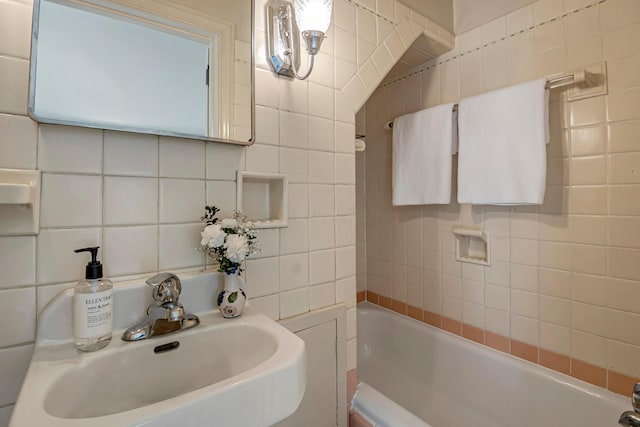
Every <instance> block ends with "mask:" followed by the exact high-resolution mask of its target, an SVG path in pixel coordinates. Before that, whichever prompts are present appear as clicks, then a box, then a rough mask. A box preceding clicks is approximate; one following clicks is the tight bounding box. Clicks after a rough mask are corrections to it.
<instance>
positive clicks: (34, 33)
mask: <svg viewBox="0 0 640 427" xmlns="http://www.w3.org/2000/svg"><path fill="white" fill-rule="evenodd" d="M42 1H44V0H34V4H33V17H32V27H31V52H30V57H29V60H30V62H29V98H28V109H27V111H28V114H29V117H30V118H31V119H32V120H34V121H36V122H38V123H46V124H53V125H66V126H76V127H85V128H93V129H102V130H111V131H117V132H128V133H138V134H145V135H156V136H166V137H172V138H182V139H192V140H198V141H209V142H221V143H225V144H234V145H243V146H250V145H253V144H254V143H255V140H256V96H255V49H256V29H255V19H256V13H255V0H248V1H249V2H250V3H251V5H250V7H251V43H250V45H251V64H250V68H251V137H250V139H249V140H248V141H240V140H235V139H227V138H218V137H210V136H205V135H202V136H199V135H186V134H181V133H175V132H165V131H159V130H154V131H145V130H141V129H135V128H130V129H125V128H118V127H109V126H104V125H98V124H95V125H92V124H91V123H86V122H75V121H73V120H58V119H49V118H46V117H44V118H43V117H38V116H37V115H36V114H35V113H34V111H33V108H34V105H35V83H36V82H35V75H36V68H37V56H38V29H39V21H40V3H41V2H42ZM245 1H246V0H245ZM107 2H108V0H107ZM115 4H119V3H118V2H117V3H115ZM231 126H232V124H231Z"/></svg>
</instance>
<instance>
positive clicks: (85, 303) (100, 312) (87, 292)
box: [73, 246, 113, 351]
mask: <svg viewBox="0 0 640 427" xmlns="http://www.w3.org/2000/svg"><path fill="white" fill-rule="evenodd" d="M99 248H100V247H99V246H96V247H91V248H83V249H76V250H75V252H76V253H79V252H91V261H90V262H89V263H88V264H87V269H86V274H85V280H82V281H80V282H78V283H77V284H76V286H75V290H74V297H73V299H74V321H73V325H74V328H73V335H74V339H75V343H76V348H77V349H78V350H80V351H95V350H99V349H101V348H103V347H105V346H106V345H107V344H109V342H110V341H111V332H112V329H113V283H111V281H110V280H107V279H104V278H103V277H102V264H100V261H98V260H97V258H98V249H99Z"/></svg>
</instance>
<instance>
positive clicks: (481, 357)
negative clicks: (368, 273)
mask: <svg viewBox="0 0 640 427" xmlns="http://www.w3.org/2000/svg"><path fill="white" fill-rule="evenodd" d="M358 377H359V378H360V380H362V381H364V382H365V383H367V384H369V385H370V386H372V387H373V388H375V389H376V390H377V391H379V392H380V393H382V394H384V395H385V396H387V397H388V398H390V399H391V400H393V401H394V402H395V403H397V404H399V405H400V406H402V407H403V408H405V409H407V410H408V411H410V412H411V413H413V414H415V415H416V416H417V417H418V418H420V419H421V420H424V421H425V422H426V423H428V424H429V425H431V426H433V427H461V426H465V427H466V426H469V427H471V426H473V427H502V426H504V427H507V426H509V427H513V426H517V427H556V426H557V427H609V426H610V427H614V426H616V425H617V424H618V423H617V421H618V417H619V416H620V414H621V413H622V412H623V411H625V410H629V409H630V408H631V402H630V400H629V399H626V398H624V397H622V396H619V395H617V394H614V393H611V392H609V391H606V390H603V389H601V388H598V387H595V386H592V385H590V384H587V383H585V382H582V381H579V380H576V379H574V378H571V377H569V376H566V375H563V374H560V373H556V372H554V371H551V370H549V369H546V368H544V367H541V366H538V365H535V364H532V363H529V362H526V361H524V360H520V359H518V358H515V357H512V356H510V355H507V354H504V353H501V352H498V351H495V350H493V349H491V348H488V347H485V346H482V345H479V344H476V343H474V342H471V341H468V340H466V339H464V338H461V337H458V336H455V335H452V334H449V333H447V332H444V331H442V330H440V329H437V328H434V327H431V326H429V325H427V324H425V323H422V322H418V321H415V320H413V319H409V318H406V317H404V316H400V315H398V314H396V313H393V312H391V311H388V310H385V309H382V308H379V307H377V306H375V305H372V304H369V303H361V304H359V305H358ZM365 398H366V397H365ZM361 404H364V405H365V406H366V404H367V402H361ZM377 405H378V406H379V404H377ZM382 412H384V411H382ZM385 424H388V425H393V421H390V422H389V421H387V423H384V422H383V423H380V425H385Z"/></svg>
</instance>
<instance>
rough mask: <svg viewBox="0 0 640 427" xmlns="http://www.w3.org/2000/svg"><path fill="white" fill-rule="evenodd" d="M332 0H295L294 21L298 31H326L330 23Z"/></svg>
mask: <svg viewBox="0 0 640 427" xmlns="http://www.w3.org/2000/svg"><path fill="white" fill-rule="evenodd" d="M332 6H333V2H332V0H295V2H294V8H295V15H296V22H297V24H298V29H299V30H300V32H304V31H316V32H317V31H319V32H322V33H326V32H327V30H328V29H329V24H330V23H331V8H332Z"/></svg>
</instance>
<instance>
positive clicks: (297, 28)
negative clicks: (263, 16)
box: [267, 0, 332, 80]
mask: <svg viewBox="0 0 640 427" xmlns="http://www.w3.org/2000/svg"><path fill="white" fill-rule="evenodd" d="M292 1H293V3H292V2H291V1H288V0H271V1H270V2H269V3H268V4H267V37H268V39H267V55H268V60H269V62H270V63H271V66H272V67H273V69H274V71H275V72H276V73H278V74H282V75H285V76H289V77H295V78H297V79H300V80H304V79H306V78H307V77H309V75H310V74H311V71H312V70H313V63H314V58H315V56H316V54H317V53H318V52H319V51H320V46H321V45H322V41H323V40H324V39H325V33H326V32H327V30H328V29H329V24H330V23H331V8H332V0H292ZM300 33H302V39H303V40H304V42H305V45H306V48H307V53H308V54H309V56H310V60H309V70H307V72H306V73H305V74H304V75H300V74H299V68H300Z"/></svg>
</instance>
